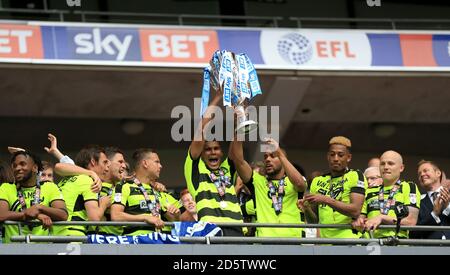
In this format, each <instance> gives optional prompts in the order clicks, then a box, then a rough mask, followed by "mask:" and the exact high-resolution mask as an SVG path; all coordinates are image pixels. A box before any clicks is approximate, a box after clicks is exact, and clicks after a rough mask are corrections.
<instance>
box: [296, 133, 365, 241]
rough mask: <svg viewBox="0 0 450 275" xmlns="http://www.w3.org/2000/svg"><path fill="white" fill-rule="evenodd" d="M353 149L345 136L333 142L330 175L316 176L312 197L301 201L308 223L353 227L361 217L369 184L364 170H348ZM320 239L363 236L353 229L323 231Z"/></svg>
mask: <svg viewBox="0 0 450 275" xmlns="http://www.w3.org/2000/svg"><path fill="white" fill-rule="evenodd" d="M351 146H352V145H351V142H350V140H349V139H348V138H346V137H342V136H337V137H333V138H332V139H331V140H330V142H329V149H328V153H327V160H328V166H329V167H330V170H331V171H330V173H328V174H325V175H323V176H319V177H315V178H314V179H313V181H312V183H311V186H310V194H306V195H305V196H304V199H302V200H299V201H298V204H299V207H302V208H303V209H304V211H305V217H306V220H307V221H308V222H309V223H320V224H350V223H351V222H352V219H356V218H358V216H359V215H360V213H361V208H362V206H363V202H364V195H365V191H366V188H367V181H366V179H365V178H364V175H363V174H362V173H361V171H359V170H352V169H349V168H348V163H349V162H350V161H351V159H352V154H351V152H350V148H351ZM320 237H322V238H359V237H360V233H359V232H357V231H356V230H352V229H334V228H323V229H320Z"/></svg>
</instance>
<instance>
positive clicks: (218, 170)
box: [184, 92, 243, 236]
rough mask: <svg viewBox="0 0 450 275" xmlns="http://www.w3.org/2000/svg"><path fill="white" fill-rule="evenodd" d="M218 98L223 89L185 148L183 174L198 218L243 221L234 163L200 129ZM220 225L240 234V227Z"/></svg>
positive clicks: (224, 228) (226, 234)
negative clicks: (194, 203) (235, 186)
mask: <svg viewBox="0 0 450 275" xmlns="http://www.w3.org/2000/svg"><path fill="white" fill-rule="evenodd" d="M221 99H222V93H220V92H218V93H216V94H215V96H214V98H213V99H212V100H211V102H210V105H209V106H208V108H207V109H206V112H205V114H204V116H203V119H202V122H201V125H200V127H198V129H197V131H196V133H195V137H194V140H193V141H192V142H191V145H190V147H189V150H188V154H187V157H186V161H185V163H184V177H185V179H186V183H187V188H188V190H189V193H191V195H192V196H193V198H194V200H195V202H196V204H197V215H198V219H199V221H204V222H212V223H217V222H228V223H229V222H234V223H242V222H243V218H242V212H241V208H240V206H239V201H238V198H237V196H236V190H235V188H234V185H235V181H236V169H235V166H234V163H233V161H232V160H231V159H230V158H226V157H225V158H224V154H223V151H222V147H221V146H220V143H219V142H218V141H205V137H204V133H203V131H204V129H205V126H206V125H207V124H208V123H209V122H210V121H211V120H212V114H213V112H214V107H215V108H217V105H218V103H219V102H220V101H221ZM230 148H231V146H230ZM221 228H222V231H223V235H224V236H243V233H242V229H241V228H240V227H221Z"/></svg>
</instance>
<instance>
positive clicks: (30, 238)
mask: <svg viewBox="0 0 450 275" xmlns="http://www.w3.org/2000/svg"><path fill="white" fill-rule="evenodd" d="M178 238H179V240H180V242H183V243H191V244H207V245H211V244H278V245H304V244H314V245H324V244H331V245H374V244H377V245H380V246H396V245H410V246H450V240H414V239H375V238H371V239H337V238H327V239H320V238H282V237H273V238H269V237H178ZM11 241H12V242H26V243H31V242H52V243H69V242H81V243H87V242H88V237H87V236H38V235H24V236H12V237H11Z"/></svg>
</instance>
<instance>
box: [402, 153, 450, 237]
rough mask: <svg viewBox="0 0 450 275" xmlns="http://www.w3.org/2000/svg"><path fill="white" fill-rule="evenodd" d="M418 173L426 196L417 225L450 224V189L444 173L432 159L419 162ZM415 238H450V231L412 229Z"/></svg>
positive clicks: (411, 234) (421, 203) (412, 235)
mask: <svg viewBox="0 0 450 275" xmlns="http://www.w3.org/2000/svg"><path fill="white" fill-rule="evenodd" d="M417 174H418V177H419V182H420V186H421V188H422V190H423V191H425V196H424V197H423V198H422V200H421V201H420V212H419V220H418V221H417V225H435V226H449V225H450V217H449V216H450V206H449V201H450V191H449V189H448V186H444V185H443V184H442V183H443V173H442V171H441V170H440V169H439V167H438V166H437V165H436V164H435V163H434V162H432V161H425V160H422V161H420V162H419V164H418V168H417ZM410 237H411V238H414V239H450V231H412V232H411V233H410Z"/></svg>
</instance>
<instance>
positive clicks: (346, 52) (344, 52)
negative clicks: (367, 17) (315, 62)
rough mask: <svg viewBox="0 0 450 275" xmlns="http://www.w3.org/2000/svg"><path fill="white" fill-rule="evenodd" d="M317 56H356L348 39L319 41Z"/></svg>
mask: <svg viewBox="0 0 450 275" xmlns="http://www.w3.org/2000/svg"><path fill="white" fill-rule="evenodd" d="M316 48H317V57H319V58H337V57H344V58H355V57H356V55H355V54H354V53H352V52H351V51H350V46H349V44H348V41H317V42H316Z"/></svg>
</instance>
